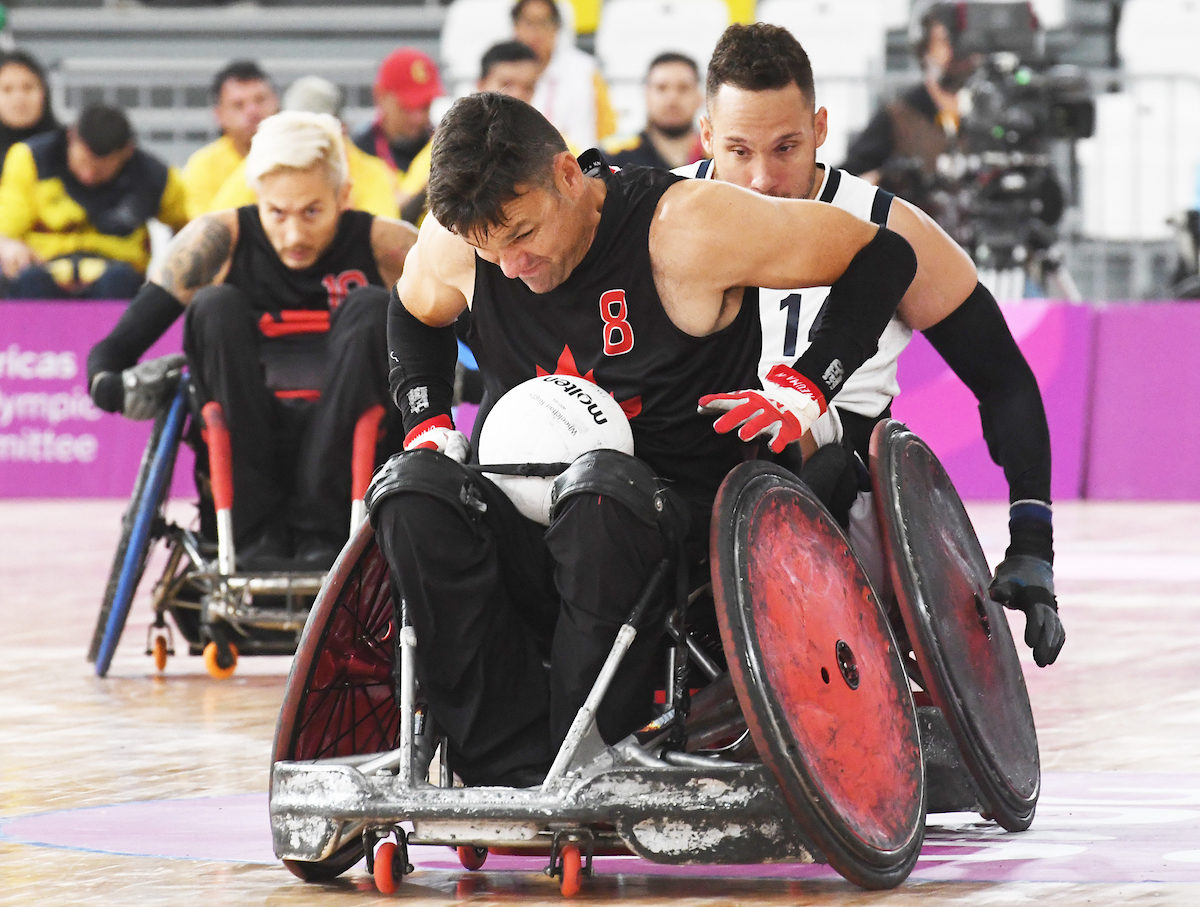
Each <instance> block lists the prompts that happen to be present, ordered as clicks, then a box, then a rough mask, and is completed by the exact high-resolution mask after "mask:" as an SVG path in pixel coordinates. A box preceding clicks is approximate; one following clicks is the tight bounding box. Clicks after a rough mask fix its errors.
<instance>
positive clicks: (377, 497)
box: [365, 448, 487, 528]
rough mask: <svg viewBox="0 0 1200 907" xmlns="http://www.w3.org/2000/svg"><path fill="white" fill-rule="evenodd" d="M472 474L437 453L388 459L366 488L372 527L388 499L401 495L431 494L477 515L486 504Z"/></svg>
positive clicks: (404, 453) (407, 452) (421, 451)
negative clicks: (413, 493) (406, 493)
mask: <svg viewBox="0 0 1200 907" xmlns="http://www.w3.org/2000/svg"><path fill="white" fill-rule="evenodd" d="M473 478H474V477H473V475H472V473H471V472H470V471H469V470H468V469H467V468H466V467H465V466H463V465H462V464H461V463H456V462H455V461H454V460H451V459H450V458H449V457H447V456H446V455H445V454H440V453H438V452H437V451H436V450H425V449H423V448H420V449H417V450H405V451H401V452H400V453H398V454H396V455H395V456H393V457H391V458H390V459H389V460H388V461H387V462H386V463H384V464H383V465H382V466H380V467H379V468H378V469H377V470H375V475H374V476H373V477H372V478H371V484H370V486H368V488H367V494H366V498H365V502H366V505H367V513H368V514H369V515H370V518H371V526H372V527H375V528H378V527H377V526H376V514H377V513H378V512H379V508H380V506H381V505H382V504H383V502H384V501H386V500H387V499H388V498H391V497H395V496H396V495H398V494H402V493H404V492H417V493H418V494H426V495H431V496H432V497H435V498H438V499H440V500H443V501H445V502H446V503H448V504H451V505H453V506H454V507H458V508H461V509H463V510H464V512H468V513H474V514H480V513H482V512H483V511H484V510H486V509H487V505H486V504H485V503H484V502H483V500H482V499H481V498H480V496H479V492H478V491H477V490H476V488H475V486H474V483H473V481H472V480H473Z"/></svg>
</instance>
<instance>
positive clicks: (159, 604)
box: [88, 368, 384, 679]
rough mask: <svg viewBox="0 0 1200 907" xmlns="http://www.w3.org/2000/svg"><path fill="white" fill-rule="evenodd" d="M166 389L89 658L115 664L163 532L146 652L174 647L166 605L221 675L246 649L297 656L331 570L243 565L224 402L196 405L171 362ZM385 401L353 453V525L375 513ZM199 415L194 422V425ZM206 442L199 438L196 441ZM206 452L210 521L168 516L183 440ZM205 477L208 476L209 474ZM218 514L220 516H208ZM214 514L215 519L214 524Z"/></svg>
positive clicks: (205, 508) (364, 425)
mask: <svg viewBox="0 0 1200 907" xmlns="http://www.w3.org/2000/svg"><path fill="white" fill-rule="evenodd" d="M164 372H165V377H164V378H163V379H162V380H163V385H164V386H163V387H161V388H159V391H160V393H161V395H162V396H163V397H164V398H165V399H166V400H167V401H168V403H167V405H166V406H165V407H164V408H163V409H162V410H161V411H160V412H159V414H158V416H157V417H156V418H155V420H154V426H153V428H152V429H151V432H150V438H149V440H148V442H147V444H146V450H145V452H144V453H143V455H142V461H141V465H140V466H139V468H138V473H137V479H136V480H135V482H134V488H133V495H132V496H131V498H130V501H129V507H128V509H127V510H126V511H125V514H124V516H123V517H122V519H121V540H120V542H119V544H118V545H117V551H116V554H115V556H114V557H113V562H112V567H111V568H110V570H109V575H108V583H107V586H106V588H105V591H104V598H103V600H102V602H101V606H100V614H99V617H98V618H97V621H96V628H95V630H94V632H93V634H92V641H91V645H90V647H89V649H88V661H89V662H93V663H94V664H95V668H96V674H97V675H99V676H100V677H104V676H105V675H106V674H107V673H108V669H109V667H110V666H111V664H112V659H113V655H114V653H115V652H116V648H117V643H118V642H119V641H120V638H121V634H122V632H123V631H124V628H125V622H126V620H127V618H128V616H129V609H130V607H131V605H132V604H133V598H134V594H135V593H136V592H137V588H138V585H139V583H140V582H141V580H142V574H143V573H144V571H145V569H146V563H147V561H148V559H149V556H150V551H151V548H152V547H153V545H154V543H155V542H156V541H160V540H161V541H163V542H165V545H166V549H167V562H166V566H165V568H164V569H163V573H162V576H161V577H160V578H159V579H158V581H157V582H156V583H155V585H154V590H153V592H152V595H151V599H152V604H153V607H154V622H153V623H152V624H151V625H150V627H149V629H148V631H147V638H146V654H147V655H151V656H153V658H154V663H155V666H156V667H157V668H158V670H159V671H162V670H163V669H164V668H165V667H166V663H167V658H168V657H169V656H171V655H174V654H175V646H174V638H173V634H172V632H171V628H170V626H169V624H168V623H167V620H166V616H167V614H170V615H171V618H172V621H173V622H174V624H175V626H176V627H177V628H178V629H179V631H180V633H181V634H182V635H183V637H184V638H185V640H186V641H187V644H188V650H189V652H190V653H191V654H193V655H203V657H204V665H205V667H206V668H207V670H208V672H209V673H210V674H211V675H212V676H213V677H216V678H218V679H225V678H228V677H230V676H232V674H233V673H234V670H235V669H236V666H237V660H238V656H239V654H258V655H290V654H292V653H293V652H294V651H295V649H296V645H297V642H298V640H299V638H300V633H301V631H302V630H303V628H304V622H305V619H306V618H307V616H308V609H309V607H310V605H311V604H312V602H313V599H314V598H315V596H316V594H317V592H318V591H319V590H320V588H321V584H322V581H323V580H324V578H325V573H324V571H322V572H284V571H279V572H269V573H247V572H239V571H238V569H237V556H236V551H235V550H234V542H233V521H232V508H233V495H234V488H233V463H232V456H231V453H230V441H229V431H228V429H227V427H226V425H225V416H224V412H223V410H222V408H221V405H220V404H219V403H216V402H210V403H207V404H205V405H204V406H203V408H199V407H198V406H196V405H193V404H192V395H191V383H190V381H189V380H188V374H187V370H186V368H176V369H172V370H164ZM314 395H315V394H314V393H308V392H305V393H304V395H303V396H301V395H299V394H298V393H297V392H277V396H280V397H281V398H283V399H297V400H300V401H301V403H299V404H298V405H303V402H302V401H304V400H308V399H312V398H313V397H314ZM383 416H384V409H383V407H382V406H374V407H372V408H370V409H369V410H367V412H365V413H363V414H362V416H360V417H359V419H358V422H357V424H356V426H355V431H354V449H353V453H352V475H353V483H352V495H353V505H352V513H351V518H350V533H351V535H353V534H354V531H355V529H357V528H358V526H359V524H361V523H362V522H363V520H364V519H365V517H366V509H365V507H364V505H363V496H364V495H365V494H366V490H367V485H368V484H369V483H370V479H371V473H372V471H373V469H374V467H375V455H376V444H377V442H378V440H379V432H380V423H381V421H382V419H383ZM189 420H190V424H189ZM198 439H199V440H202V441H203V444H197V443H196V442H197V440H198ZM185 440H186V441H187V442H188V443H189V444H192V445H193V446H195V447H196V448H197V453H198V454H199V455H202V454H203V452H204V449H205V448H206V450H207V463H208V471H209V479H210V481H209V482H208V483H207V487H202V488H201V489H200V490H201V501H200V509H201V520H200V522H201V528H200V529H189V528H185V527H183V526H179V525H177V524H176V523H173V522H170V521H168V519H167V518H166V512H165V506H166V501H167V496H168V493H169V491H170V487H171V476H172V473H173V472H174V468H175V458H176V455H177V453H178V451H179V445H180V443H181V441H185ZM200 484H202V485H204V484H205V483H200ZM207 515H211V516H212V517H213V518H214V519H212V520H211V521H210V520H207V519H206V518H205V517H206V516H207ZM206 522H212V523H215V527H206V526H205V525H204V524H205V523H206Z"/></svg>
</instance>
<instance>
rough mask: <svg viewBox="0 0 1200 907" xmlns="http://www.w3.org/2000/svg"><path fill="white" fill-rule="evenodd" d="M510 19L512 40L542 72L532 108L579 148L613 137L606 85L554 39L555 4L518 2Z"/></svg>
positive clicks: (579, 55)
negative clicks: (528, 51)
mask: <svg viewBox="0 0 1200 907" xmlns="http://www.w3.org/2000/svg"><path fill="white" fill-rule="evenodd" d="M512 20H513V33H514V34H515V35H516V38H517V40H518V41H520V42H521V43H523V44H528V45H529V46H530V47H531V48H533V51H534V53H536V54H537V56H538V62H539V63H540V64H541V67H542V71H541V74H540V75H539V77H538V83H537V90H536V91H535V92H534V95H533V106H534V107H536V108H537V109H538V110H539V111H540V112H541V114H542V115H543V116H544V117H545V118H546V119H548V120H549V121H550V122H551V123H553V124H554V126H555V128H556V129H558V131H559V132H561V133H562V134H563V136H564V137H565V138H566V140H567V142H568V143H571V144H574V145H575V146H577V147H579V148H582V149H588V148H593V147H595V146H596V145H597V144H598V143H599V141H600V140H601V139H605V138H608V137H609V136H610V135H612V134H613V131H614V130H615V129H616V126H617V117H616V114H615V113H614V112H613V109H612V105H611V104H610V103H609V101H608V86H607V85H605V84H604V79H603V78H601V76H600V71H599V70H598V69H597V68H596V61H595V60H594V59H593V58H592V57H591V55H590V54H586V53H584V52H583V51H581V50H579V49H578V48H577V47H575V45H574V43H573V42H571V41H569V40H559V38H560V36H561V33H562V15H561V14H560V13H559V11H558V4H557V3H555V2H554V0H517V3H516V4H515V5H514V6H513V9H512Z"/></svg>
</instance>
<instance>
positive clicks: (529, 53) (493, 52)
mask: <svg viewBox="0 0 1200 907" xmlns="http://www.w3.org/2000/svg"><path fill="white" fill-rule="evenodd" d="M541 68H542V67H541V64H540V63H539V62H538V58H537V54H535V53H534V52H533V49H532V48H531V47H529V45H527V44H522V43H521V42H520V41H501V42H500V43H499V44H493V45H492V46H491V47H489V48H488V49H487V51H486V52H485V53H484V55H483V60H482V62H481V64H480V72H479V81H477V82H476V83H475V90H476V91H496V92H499V93H500V94H506V95H508V96H509V97H512V98H518V99H519V100H522V101H524V102H525V103H526V104H529V103H531V102H532V99H533V92H534V88H535V86H536V85H537V79H538V73H539V72H540V71H541ZM432 150H433V143H432V142H429V143H427V144H426V145H425V147H424V148H422V149H421V151H420V153H419V154H418V155H417V156H416V157H415V158H413V162H412V165H411V166H410V167H409V168H408V172H407V173H405V174H404V179H402V180H401V181H400V213H401V216H403V218H404V219H405V220H408V221H412V222H413V223H416V222H417V221H418V220H420V218H421V216H422V214H423V213H424V211H425V187H426V185H427V184H428V182H429V161H430V157H431V151H432Z"/></svg>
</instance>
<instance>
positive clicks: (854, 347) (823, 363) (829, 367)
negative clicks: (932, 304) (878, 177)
mask: <svg viewBox="0 0 1200 907" xmlns="http://www.w3.org/2000/svg"><path fill="white" fill-rule="evenodd" d="M916 273H917V256H916V255H915V254H914V253H913V250H912V246H910V245H909V244H908V240H906V239H905V238H904V237H903V236H901V235H900V234H899V233H893V232H892V231H891V230H889V229H888V228H887V227H880V228H879V231H878V232H877V233H876V234H875V238H874V239H872V240H871V241H870V242H869V243H867V244H866V245H865V246H863V247H862V248H861V249H860V250H859V252H858V254H857V255H855V256H854V258H853V260H852V261H851V262H850V265H849V267H847V268H846V270H845V272H844V273H843V274H842V276H841V277H839V278H838V279H837V280H836V281H835V282H834V284H833V286H832V287H830V289H829V296H828V298H827V299H826V300H825V305H824V306H823V307H822V309H821V312H820V314H819V315H818V316H817V321H816V323H815V324H814V325H813V329H812V333H811V338H812V341H811V343H810V344H809V347H808V349H807V350H805V351H804V354H803V355H802V356H801V357H800V358H799V359H797V360H796V363H795V365H794V366H792V367H793V368H794V369H795V370H796V371H798V372H799V373H800V374H802V375H803V376H804V377H805V378H807V379H808V380H809V381H811V382H813V383H814V384H815V385H816V386H817V387H818V389H820V391H821V393H822V394H824V395H825V401H826V402H829V401H830V400H832V399H833V396H834V394H836V393H837V392H838V390H840V389H841V386H842V385H843V384H845V383H846V379H847V378H849V377H850V375H852V374H853V373H854V371H855V369H857V368H858V367H859V366H860V365H862V364H863V363H864V362H866V361H867V360H868V359H870V358H871V357H872V356H874V355H875V351H876V350H877V349H879V335H880V334H882V333H883V330H884V328H886V327H887V326H888V322H889V321H891V320H892V316H893V315H895V314H896V306H898V305H900V300H901V299H902V298H904V293H905V291H907V290H908V285H909V284H910V283H912V279H913V277H914V275H916Z"/></svg>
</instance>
